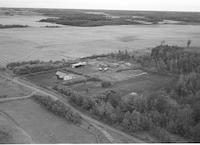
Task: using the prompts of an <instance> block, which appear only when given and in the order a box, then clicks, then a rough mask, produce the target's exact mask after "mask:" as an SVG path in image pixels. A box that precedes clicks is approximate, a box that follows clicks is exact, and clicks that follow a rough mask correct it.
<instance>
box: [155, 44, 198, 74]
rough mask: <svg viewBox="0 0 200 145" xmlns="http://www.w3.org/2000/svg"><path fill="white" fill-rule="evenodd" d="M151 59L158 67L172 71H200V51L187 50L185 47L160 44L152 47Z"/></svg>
mask: <svg viewBox="0 0 200 145" xmlns="http://www.w3.org/2000/svg"><path fill="white" fill-rule="evenodd" d="M151 59H152V60H153V61H154V63H155V65H156V68H157V69H159V70H161V71H169V72H172V73H178V74H180V73H190V72H197V73H200V53H197V52H192V51H185V50H184V48H183V47H178V46H169V45H164V46H162V45H160V46H157V47H155V48H153V49H152V52H151Z"/></svg>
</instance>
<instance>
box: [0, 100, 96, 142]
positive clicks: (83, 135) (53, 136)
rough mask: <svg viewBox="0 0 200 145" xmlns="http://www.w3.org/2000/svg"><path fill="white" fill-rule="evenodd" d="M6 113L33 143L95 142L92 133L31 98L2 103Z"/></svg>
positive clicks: (2, 108)
mask: <svg viewBox="0 0 200 145" xmlns="http://www.w3.org/2000/svg"><path fill="white" fill-rule="evenodd" d="M0 109H1V110H3V111H4V112H6V113H8V114H9V115H10V116H11V117H12V118H13V119H14V120H15V121H16V122H17V123H18V124H19V125H20V126H21V128H23V129H24V130H26V132H27V133H28V134H29V135H30V136H31V137H32V139H33V142H35V143H91V142H93V143H95V142H96V138H95V136H94V135H93V134H90V133H88V132H87V131H85V130H83V129H81V128H80V127H78V126H75V125H73V124H70V123H69V122H67V121H65V120H63V119H62V118H59V117H57V116H55V115H53V114H52V113H50V112H48V111H46V110H45V109H44V108H42V107H41V106H40V105H39V104H37V103H35V102H34V101H33V100H29V99H28V100H23V101H22V100H20V101H14V102H9V103H3V104H1V106H0Z"/></svg>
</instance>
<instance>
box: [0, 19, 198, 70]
mask: <svg viewBox="0 0 200 145" xmlns="http://www.w3.org/2000/svg"><path fill="white" fill-rule="evenodd" d="M9 19H11V18H9ZM13 19H14V18H13ZM16 19H17V18H16ZM2 20H3V22H5V21H6V19H5V18H3V19H1V18H0V21H2ZM23 21H25V22H26V21H27V23H29V21H30V19H28V18H27V19H26V18H24V20H23ZM10 24H11V23H10ZM13 24H14V23H13ZM199 27H200V26H198V25H151V26H144V25H137V26H102V27H92V28H91V27H84V28H83V27H72V26H66V27H61V28H40V27H30V28H20V29H16V28H15V29H4V30H2V29H1V30H0V40H1V43H0V51H1V54H0V65H3V66H5V64H6V63H8V62H13V61H23V60H35V59H41V60H45V61H47V60H61V59H70V58H78V57H84V56H90V55H93V54H102V53H109V52H115V51H118V50H125V49H127V50H130V51H132V50H137V49H142V48H149V47H154V46H156V45H159V44H160V42H161V41H162V40H165V41H166V43H168V44H174V45H180V46H186V42H187V40H188V39H191V40H192V44H191V46H196V47H198V46H199V45H200V43H199V41H198V40H199V33H200V31H199V30H200V28H199Z"/></svg>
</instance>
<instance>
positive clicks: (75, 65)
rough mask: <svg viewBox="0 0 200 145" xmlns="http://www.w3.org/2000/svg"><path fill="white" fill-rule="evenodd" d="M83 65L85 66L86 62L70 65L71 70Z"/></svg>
mask: <svg viewBox="0 0 200 145" xmlns="http://www.w3.org/2000/svg"><path fill="white" fill-rule="evenodd" d="M85 65H87V63H86V62H78V63H75V64H72V68H77V67H81V66H85Z"/></svg>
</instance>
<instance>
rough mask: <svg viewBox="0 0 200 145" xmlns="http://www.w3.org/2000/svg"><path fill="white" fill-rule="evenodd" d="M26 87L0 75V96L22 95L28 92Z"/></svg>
mask: <svg viewBox="0 0 200 145" xmlns="http://www.w3.org/2000/svg"><path fill="white" fill-rule="evenodd" d="M30 93H31V91H30V90H29V89H27V88H24V87H22V86H19V85H17V84H14V83H12V82H10V81H8V80H5V79H3V78H1V77H0V96H1V97H22V96H26V95H28V94H30Z"/></svg>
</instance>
